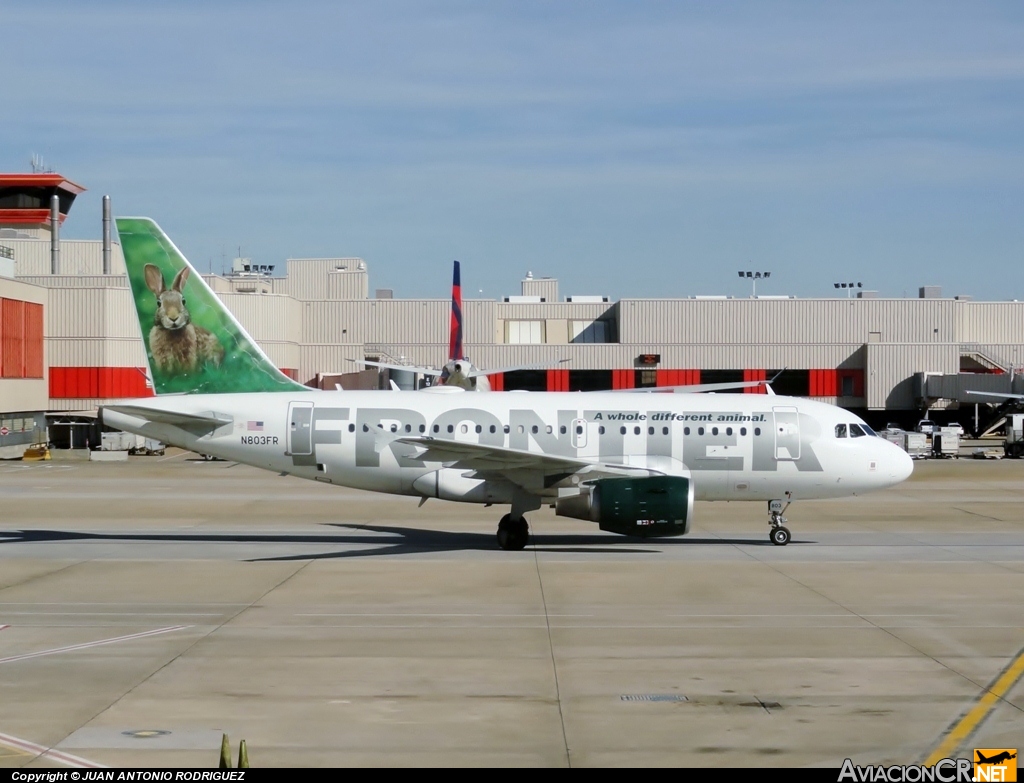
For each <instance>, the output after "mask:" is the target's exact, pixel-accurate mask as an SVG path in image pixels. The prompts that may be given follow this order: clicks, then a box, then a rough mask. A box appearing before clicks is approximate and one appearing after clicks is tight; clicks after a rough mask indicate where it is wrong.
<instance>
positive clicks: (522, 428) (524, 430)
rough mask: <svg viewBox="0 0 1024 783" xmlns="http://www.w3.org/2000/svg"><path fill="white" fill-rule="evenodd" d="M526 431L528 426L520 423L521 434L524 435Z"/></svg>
mask: <svg viewBox="0 0 1024 783" xmlns="http://www.w3.org/2000/svg"><path fill="white" fill-rule="evenodd" d="M524 432H526V427H524V426H523V425H522V424H520V425H519V434H520V435H522V434H523V433H524Z"/></svg>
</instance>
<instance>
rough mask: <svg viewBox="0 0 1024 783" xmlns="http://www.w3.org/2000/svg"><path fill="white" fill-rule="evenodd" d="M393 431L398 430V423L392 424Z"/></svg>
mask: <svg viewBox="0 0 1024 783" xmlns="http://www.w3.org/2000/svg"><path fill="white" fill-rule="evenodd" d="M391 431H392V432H398V425H397V424H392V425H391Z"/></svg>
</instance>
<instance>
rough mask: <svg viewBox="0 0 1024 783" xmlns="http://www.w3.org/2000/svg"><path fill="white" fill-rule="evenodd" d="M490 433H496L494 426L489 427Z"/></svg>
mask: <svg viewBox="0 0 1024 783" xmlns="http://www.w3.org/2000/svg"><path fill="white" fill-rule="evenodd" d="M491 432H492V433H493V432H497V430H496V429H495V427H494V425H493V424H492V425H491Z"/></svg>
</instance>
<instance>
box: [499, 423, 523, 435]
mask: <svg viewBox="0 0 1024 783" xmlns="http://www.w3.org/2000/svg"><path fill="white" fill-rule="evenodd" d="M503 431H504V433H505V434H506V435H508V425H507V424H506V425H505V426H504V428H503ZM519 431H520V432H522V431H523V428H522V427H520V428H519Z"/></svg>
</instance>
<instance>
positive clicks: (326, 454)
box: [103, 387, 912, 503]
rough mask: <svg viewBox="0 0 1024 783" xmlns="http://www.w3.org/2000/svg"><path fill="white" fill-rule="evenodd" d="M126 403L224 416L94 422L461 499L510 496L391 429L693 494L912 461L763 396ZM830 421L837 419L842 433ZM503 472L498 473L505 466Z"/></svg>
mask: <svg viewBox="0 0 1024 783" xmlns="http://www.w3.org/2000/svg"><path fill="white" fill-rule="evenodd" d="M138 402H144V403H145V406H146V407H147V408H149V409H152V410H164V411H168V412H177V413H183V414H192V415H209V414H211V413H212V414H215V415H216V416H217V417H218V418H220V419H221V420H222V421H223V423H222V424H221V425H219V426H217V427H216V428H207V430H206V431H200V430H197V429H196V428H190V427H187V426H178V425H175V424H170V423H165V422H155V421H147V420H145V419H142V418H138V417H135V416H132V415H128V414H126V413H122V412H117V411H113V410H104V415H103V420H104V422H105V423H106V424H108V425H110V426H113V427H117V428H119V429H123V430H126V431H129V432H135V433H139V434H143V435H146V436H147V437H153V438H158V439H160V440H162V441H164V442H166V443H170V444H172V445H177V446H181V447H184V448H187V449H191V450H193V451H197V452H201V453H205V454H210V455H213V456H216V457H220V458H222V459H228V460H234V461H237V462H241V463H245V464H248V465H253V466H256V467H260V468H265V469H267V470H272V471H275V472H277V473H287V474H291V475H295V476H300V477H303V478H307V479H312V480H317V481H322V482H328V483H332V484H339V485H343V486H347V487H353V488H359V489H366V490H373V491H377V492H387V493H392V494H404V495H413V496H421V497H424V496H425V497H441V498H445V499H450V500H464V501H469V502H481V503H503V502H509V497H510V494H509V493H510V492H511V489H508V488H507V487H505V488H503V487H504V484H503V483H502V481H500V480H497V481H495V480H494V479H489V478H488V476H487V471H486V470H484V471H481V470H480V466H479V464H476V465H475V466H474V469H473V470H468V469H467V468H465V467H460V466H459V464H458V461H457V460H450V461H445V462H438V461H428V459H429V454H427V455H426V456H427V458H428V459H424V453H425V452H426V451H427V449H426V448H424V447H421V446H419V445H417V444H413V443H408V442H397V441H396V439H397V438H406V439H413V440H414V439H416V438H422V439H428V438H429V439H436V440H439V441H455V442H466V443H471V444H483V445H488V446H496V447H499V448H503V449H511V450H515V451H516V452H526V453H530V454H537V455H546V456H557V457H567V458H572V459H577V460H583V461H587V462H593V463H594V464H595V465H597V464H602V465H609V464H611V465H622V466H628V467H629V468H635V469H646V470H647V471H649V472H650V473H651V474H652V475H659V474H663V475H670V476H687V477H690V478H691V480H692V482H693V486H694V493H695V497H696V499H697V500H771V499H774V498H787V499H793V500H796V499H809V498H830V497H842V496H849V495H856V494H860V493H862V492H868V491H871V490H877V489H881V488H884V487H888V486H892V485H894V484H897V483H899V482H900V481H902V480H904V479H905V478H907V476H909V475H910V473H911V471H912V463H911V461H910V458H909V457H908V456H907V455H906V453H905V452H903V451H902V450H901V449H899V448H898V447H896V446H894V445H893V444H891V443H888V442H887V441H885V440H883V439H881V438H877V437H871V436H861V437H850V436H849V435H850V432H851V431H852V428H851V427H850V426H849V425H851V424H858V425H860V426H863V422H861V421H860V419H858V418H857V417H856V416H854V415H852V414H850V413H848V412H847V411H845V410H843V409H841V408H837V407H835V406H831V405H827V404H824V403H820V402H817V401H813V400H807V399H802V398H791V397H782V396H774V395H758V394H712V395H708V394H656V393H652V394H635V393H634V394H623V393H615V392H598V393H583V392H580V393H572V392H552V393H547V392H495V393H492V394H486V395H478V394H467V393H465V392H463V391H462V390H461V389H453V388H446V387H439V388H436V389H433V390H430V391H416V392H380V391H338V392H326V391H311V392H308V393H305V392H296V393H290V392H287V393H250V394H192V395H184V396H175V397H159V398H156V399H150V400H145V401H138ZM837 425H846V426H845V427H843V428H841V429H842V430H843V436H842V437H839V436H837V433H838V430H839V429H840V428H839V427H837ZM867 432H870V430H867ZM503 470H504V471H506V474H507V470H508V466H507V465H505V466H503ZM529 470H531V467H530V465H528V464H524V467H523V471H529ZM524 476H525V474H524ZM528 478H529V477H528V476H527V477H525V478H524V479H523V480H522V481H520V482H519V483H520V484H528V483H529V481H528ZM581 478H582V479H583V480H585V479H586V474H585V473H584V474H581V475H578V476H576V477H575V479H573V480H572V482H571V483H570V481H569V480H568V479H567V480H566V481H565V482H558V481H553V480H550V479H547V480H545V481H544V482H541V483H538V484H536V487H537V488H536V489H535V492H536V494H537V495H539V496H541V497H543V498H544V499H545V502H548V501H549V500H550V501H552V502H553V500H554V499H555V498H557V497H559V496H560V495H564V494H565V493H567V492H572V491H574V485H577V484H579V483H580V479H581ZM505 484H507V482H505ZM506 489H508V491H506Z"/></svg>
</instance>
